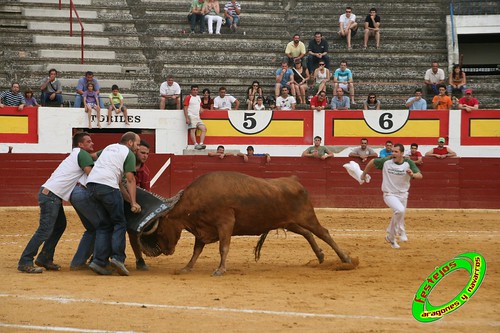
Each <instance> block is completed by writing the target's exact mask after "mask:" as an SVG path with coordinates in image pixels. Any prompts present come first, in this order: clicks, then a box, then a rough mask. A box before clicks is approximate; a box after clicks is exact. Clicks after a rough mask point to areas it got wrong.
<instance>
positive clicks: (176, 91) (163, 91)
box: [160, 81, 181, 96]
mask: <svg viewBox="0 0 500 333" xmlns="http://www.w3.org/2000/svg"><path fill="white" fill-rule="evenodd" d="M180 94H181V86H179V84H178V83H177V82H174V83H172V85H171V86H169V85H168V82H167V81H165V82H163V83H162V84H161V86H160V95H167V96H171V95H180Z"/></svg>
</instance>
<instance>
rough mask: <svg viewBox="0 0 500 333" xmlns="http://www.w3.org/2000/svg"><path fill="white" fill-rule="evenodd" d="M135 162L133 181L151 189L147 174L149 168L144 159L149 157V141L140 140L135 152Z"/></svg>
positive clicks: (146, 188) (149, 177)
mask: <svg viewBox="0 0 500 333" xmlns="http://www.w3.org/2000/svg"><path fill="white" fill-rule="evenodd" d="M135 157H136V164H135V169H136V172H135V183H136V184H137V186H139V187H141V188H143V189H145V190H147V191H151V185H150V182H151V176H150V174H149V168H148V166H147V165H146V161H147V160H148V157H149V143H148V142H147V141H146V140H141V143H140V145H139V149H137V152H136V153H135Z"/></svg>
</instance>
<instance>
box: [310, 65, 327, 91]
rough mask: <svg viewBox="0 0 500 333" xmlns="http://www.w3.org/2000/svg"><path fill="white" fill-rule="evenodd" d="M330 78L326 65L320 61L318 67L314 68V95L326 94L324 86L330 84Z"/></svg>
mask: <svg viewBox="0 0 500 333" xmlns="http://www.w3.org/2000/svg"><path fill="white" fill-rule="evenodd" d="M330 77H331V73H330V70H329V69H328V68H327V67H326V63H325V62H324V61H320V62H319V67H318V68H316V69H315V70H314V73H313V80H314V90H316V95H317V94H319V92H320V91H325V92H326V88H327V87H326V86H327V84H328V82H330Z"/></svg>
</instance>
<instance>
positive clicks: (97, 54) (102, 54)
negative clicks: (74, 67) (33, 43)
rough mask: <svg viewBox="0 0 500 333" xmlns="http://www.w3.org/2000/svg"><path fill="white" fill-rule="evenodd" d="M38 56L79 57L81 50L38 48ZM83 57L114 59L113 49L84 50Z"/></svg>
mask: <svg viewBox="0 0 500 333" xmlns="http://www.w3.org/2000/svg"><path fill="white" fill-rule="evenodd" d="M38 56H39V57H40V58H62V57H64V58H71V59H78V58H81V56H82V54H81V51H68V50H55V49H50V50H39V51H38ZM84 57H85V59H116V53H115V51H89V50H85V53H84Z"/></svg>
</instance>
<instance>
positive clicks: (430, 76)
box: [424, 68, 444, 83]
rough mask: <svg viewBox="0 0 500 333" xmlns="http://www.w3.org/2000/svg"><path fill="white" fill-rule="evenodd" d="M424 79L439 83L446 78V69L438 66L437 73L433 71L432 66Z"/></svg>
mask: <svg viewBox="0 0 500 333" xmlns="http://www.w3.org/2000/svg"><path fill="white" fill-rule="evenodd" d="M424 80H429V81H430V82H431V83H438V82H439V81H443V80H444V71H443V70H442V69H441V68H438V71H437V73H436V74H434V73H433V72H432V68H429V69H428V70H427V71H426V72H425V77H424Z"/></svg>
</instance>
